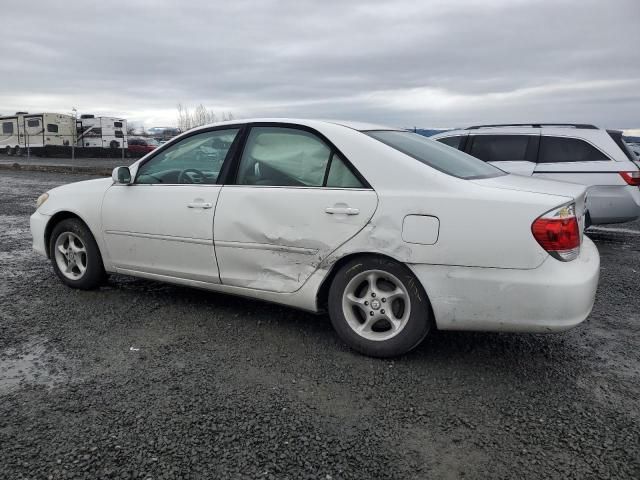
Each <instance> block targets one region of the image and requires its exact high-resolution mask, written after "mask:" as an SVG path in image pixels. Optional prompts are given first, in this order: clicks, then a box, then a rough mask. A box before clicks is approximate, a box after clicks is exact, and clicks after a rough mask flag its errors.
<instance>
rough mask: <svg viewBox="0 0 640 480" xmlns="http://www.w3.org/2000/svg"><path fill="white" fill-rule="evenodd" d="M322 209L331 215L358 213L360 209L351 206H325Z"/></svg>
mask: <svg viewBox="0 0 640 480" xmlns="http://www.w3.org/2000/svg"><path fill="white" fill-rule="evenodd" d="M324 211H325V212H326V213H329V214H331V215H358V214H359V213H360V210H358V209H357V208H351V207H327V208H325V209H324Z"/></svg>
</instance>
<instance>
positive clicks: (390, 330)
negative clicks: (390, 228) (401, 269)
mask: <svg viewBox="0 0 640 480" xmlns="http://www.w3.org/2000/svg"><path fill="white" fill-rule="evenodd" d="M342 311H343V313H344V317H345V320H346V321H347V323H348V325H349V327H351V329H352V330H353V331H354V332H356V333H357V334H358V335H359V336H361V337H363V338H366V339H367V340H376V341H384V340H388V339H390V338H392V337H395V336H396V335H397V334H398V333H400V332H401V331H402V329H404V327H405V326H406V324H407V322H408V321H409V315H410V313H411V299H410V296H409V292H408V290H407V288H406V287H405V285H404V284H403V283H402V281H400V279H399V278H397V277H395V276H394V275H392V274H390V273H389V272H386V271H384V270H366V271H364V272H361V273H359V274H357V275H356V276H355V277H353V278H352V279H351V280H350V281H349V283H348V284H347V286H346V287H345V290H344V293H343V296H342Z"/></svg>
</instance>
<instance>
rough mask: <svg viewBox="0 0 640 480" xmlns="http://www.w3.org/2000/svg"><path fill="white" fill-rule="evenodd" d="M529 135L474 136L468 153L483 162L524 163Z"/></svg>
mask: <svg viewBox="0 0 640 480" xmlns="http://www.w3.org/2000/svg"><path fill="white" fill-rule="evenodd" d="M530 138H531V137H530V136H529V135H475V136H473V140H472V141H471V149H470V150H469V153H470V154H471V155H473V156H474V157H476V158H479V159H480V160H484V161H485V162H516V161H525V160H526V158H527V146H528V145H529V139H530Z"/></svg>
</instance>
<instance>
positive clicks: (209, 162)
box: [136, 128, 238, 184]
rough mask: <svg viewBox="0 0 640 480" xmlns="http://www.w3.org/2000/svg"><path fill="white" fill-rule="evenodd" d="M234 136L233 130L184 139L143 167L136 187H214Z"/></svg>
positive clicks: (205, 133)
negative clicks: (138, 185)
mask: <svg viewBox="0 0 640 480" xmlns="http://www.w3.org/2000/svg"><path fill="white" fill-rule="evenodd" d="M237 134H238V129H237V128H234V129H228V130H214V131H209V132H202V133H198V134H195V135H191V136H190V137H187V138H184V139H182V140H181V141H179V142H178V143H175V144H173V145H171V146H170V147H169V148H167V149H165V150H163V151H162V152H160V153H159V154H158V155H156V156H154V157H153V158H152V159H151V160H149V161H148V162H147V163H145V164H143V165H142V166H141V167H140V169H139V170H138V175H137V178H136V183H145V184H149V183H160V184H161V183H165V184H177V183H198V184H214V183H216V182H217V180H218V175H219V174H220V169H221V168H222V164H223V162H224V161H225V159H226V158H227V155H228V154H229V150H230V149H231V145H232V144H233V141H234V140H235V138H236V135H237Z"/></svg>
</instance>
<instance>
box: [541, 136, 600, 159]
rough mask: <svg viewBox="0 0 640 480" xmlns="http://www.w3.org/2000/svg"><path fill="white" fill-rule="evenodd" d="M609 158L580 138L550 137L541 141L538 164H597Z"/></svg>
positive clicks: (544, 137) (545, 137)
mask: <svg viewBox="0 0 640 480" xmlns="http://www.w3.org/2000/svg"><path fill="white" fill-rule="evenodd" d="M601 160H609V158H608V157H607V156H606V155H605V154H604V153H602V152H601V151H600V150H598V149H597V148H596V147H594V146H593V145H591V144H589V143H587V142H585V141H584V140H580V139H578V138H568V137H549V136H543V137H542V138H541V139H540V152H539V154H538V163H563V162H597V161H601Z"/></svg>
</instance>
